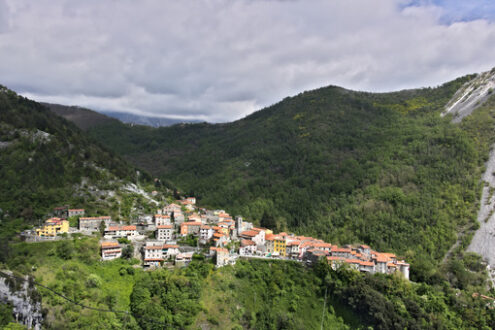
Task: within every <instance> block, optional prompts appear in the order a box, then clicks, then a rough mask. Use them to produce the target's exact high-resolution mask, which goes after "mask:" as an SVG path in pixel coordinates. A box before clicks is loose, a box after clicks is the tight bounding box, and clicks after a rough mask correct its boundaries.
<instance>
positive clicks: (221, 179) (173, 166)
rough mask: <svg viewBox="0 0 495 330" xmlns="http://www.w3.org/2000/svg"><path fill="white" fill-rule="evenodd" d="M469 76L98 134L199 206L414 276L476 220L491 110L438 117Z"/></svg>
mask: <svg viewBox="0 0 495 330" xmlns="http://www.w3.org/2000/svg"><path fill="white" fill-rule="evenodd" d="M473 77H474V76H468V77H463V78H459V79H457V80H455V81H452V82H449V83H446V84H444V85H442V86H439V87H437V88H424V89H417V90H405V91H400V92H393V93H381V94H374V93H365V92H353V91H349V90H345V89H342V88H339V87H333V86H331V87H326V88H321V89H318V90H314V91H310V92H304V93H302V94H300V95H297V96H295V97H290V98H286V99H284V100H283V101H282V102H280V103H278V104H275V105H273V106H271V107H269V108H266V109H263V110H261V111H258V112H256V113H254V114H252V115H250V116H248V117H246V118H244V119H242V120H238V121H235V122H232V123H228V124H216V125H211V124H194V125H175V126H172V127H166V128H159V129H153V128H150V127H144V126H139V127H128V126H126V125H122V124H113V123H112V124H109V125H102V126H99V127H96V128H94V129H90V131H89V132H90V134H91V135H92V136H93V137H95V138H96V139H97V140H99V141H101V142H102V143H104V144H106V145H107V146H108V147H109V148H111V149H113V150H115V151H117V152H118V153H120V154H121V155H123V156H124V157H125V158H127V159H128V160H129V161H131V162H133V163H134V164H135V165H137V166H141V167H143V168H145V169H147V170H149V171H151V172H153V173H154V174H157V175H161V176H162V177H163V178H164V179H166V180H168V181H169V182H170V183H171V185H172V186H178V187H179V188H180V189H181V190H183V191H185V192H187V193H191V194H194V195H196V196H197V197H198V198H199V200H200V203H201V204H203V205H208V206H213V207H224V208H227V209H228V210H229V211H231V212H233V213H240V214H243V215H245V216H248V217H251V218H253V219H255V220H259V219H261V218H262V216H263V214H265V215H268V216H273V217H274V218H275V219H276V222H277V226H278V227H280V228H284V227H287V228H288V229H290V230H293V231H296V232H300V233H305V234H315V235H318V236H320V237H323V238H325V239H327V240H329V241H331V242H332V243H352V242H365V243H368V244H371V245H372V246H373V247H374V248H376V249H379V250H393V251H394V252H396V253H399V254H402V255H405V256H406V257H407V258H408V259H409V260H412V261H413V267H412V271H413V278H416V279H419V278H425V277H429V276H431V274H430V271H429V270H431V269H432V264H435V263H436V262H437V261H438V260H440V259H441V258H442V257H443V255H444V254H445V252H446V251H447V250H448V248H449V247H450V246H451V245H452V244H453V243H454V242H455V240H456V233H457V231H458V230H460V229H461V228H466V227H467V228H469V227H470V226H476V225H477V224H476V222H475V214H476V209H477V203H478V202H477V200H478V196H479V193H480V189H481V185H480V180H479V179H480V177H481V170H482V167H483V164H484V161H485V160H486V157H487V155H488V148H489V143H490V139H491V138H492V135H493V134H492V133H491V128H492V127H493V116H492V114H491V113H490V112H489V110H487V109H485V110H484V112H477V111H475V113H473V114H472V115H471V116H470V117H469V118H466V120H465V121H463V122H462V123H461V124H460V125H455V124H452V123H451V119H450V118H448V117H445V118H442V117H441V116H440V113H441V112H442V111H443V109H444V106H445V105H446V104H447V103H448V101H449V100H450V99H451V97H452V96H453V95H454V94H455V92H456V91H457V90H458V89H459V88H461V86H462V85H463V84H464V83H465V82H466V81H468V80H470V79H472V78H473Z"/></svg>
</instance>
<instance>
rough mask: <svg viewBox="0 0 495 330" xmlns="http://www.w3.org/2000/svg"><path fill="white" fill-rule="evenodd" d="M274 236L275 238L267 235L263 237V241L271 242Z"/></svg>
mask: <svg viewBox="0 0 495 330" xmlns="http://www.w3.org/2000/svg"><path fill="white" fill-rule="evenodd" d="M274 236H275V235H273V234H268V235H266V236H265V240H266V241H273V239H274Z"/></svg>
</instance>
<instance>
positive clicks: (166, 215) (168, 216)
mask: <svg viewBox="0 0 495 330" xmlns="http://www.w3.org/2000/svg"><path fill="white" fill-rule="evenodd" d="M155 218H165V219H170V215H168V214H155Z"/></svg>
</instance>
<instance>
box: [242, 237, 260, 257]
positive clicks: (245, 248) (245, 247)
mask: <svg viewBox="0 0 495 330" xmlns="http://www.w3.org/2000/svg"><path fill="white" fill-rule="evenodd" d="M256 249H257V248H256V243H255V242H253V241H251V240H247V239H243V240H241V247H240V248H239V255H241V256H250V255H254V254H256Z"/></svg>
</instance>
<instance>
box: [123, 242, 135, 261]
mask: <svg viewBox="0 0 495 330" xmlns="http://www.w3.org/2000/svg"><path fill="white" fill-rule="evenodd" d="M133 256H134V246H133V245H132V244H129V245H127V246H126V247H125V248H124V249H123V250H122V258H124V259H131V258H132V257H133Z"/></svg>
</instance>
